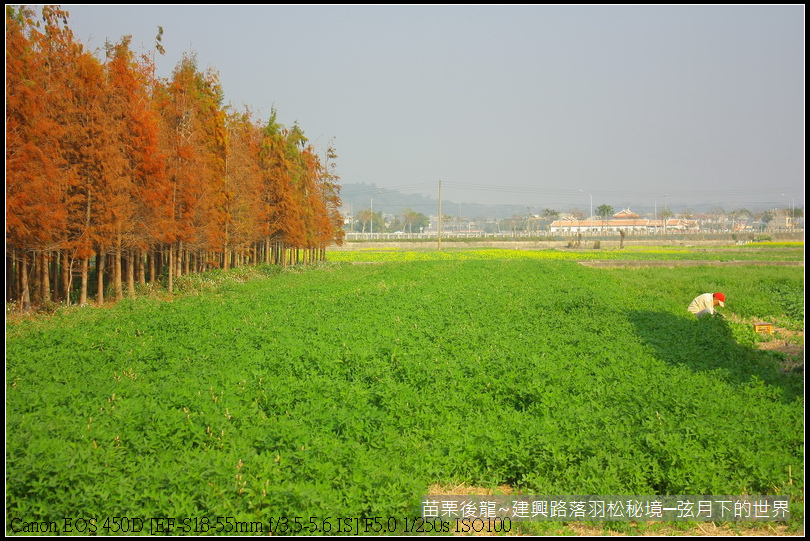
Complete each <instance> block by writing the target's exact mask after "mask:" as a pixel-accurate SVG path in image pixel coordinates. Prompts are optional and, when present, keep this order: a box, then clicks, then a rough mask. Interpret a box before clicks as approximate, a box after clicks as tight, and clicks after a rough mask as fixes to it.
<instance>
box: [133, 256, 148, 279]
mask: <svg viewBox="0 0 810 541" xmlns="http://www.w3.org/2000/svg"><path fill="white" fill-rule="evenodd" d="M135 253H136V254H137V258H138V283H139V284H141V285H146V267H145V265H144V259H145V258H146V252H145V251H144V250H136V251H135Z"/></svg>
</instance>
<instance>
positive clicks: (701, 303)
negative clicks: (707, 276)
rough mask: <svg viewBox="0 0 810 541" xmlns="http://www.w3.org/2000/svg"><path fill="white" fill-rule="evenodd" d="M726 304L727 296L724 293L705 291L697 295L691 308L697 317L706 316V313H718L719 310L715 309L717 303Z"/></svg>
mask: <svg viewBox="0 0 810 541" xmlns="http://www.w3.org/2000/svg"><path fill="white" fill-rule="evenodd" d="M718 304H719V305H720V306H725V305H726V296H725V295H723V294H722V293H704V294H703V295H698V296H697V297H695V300H693V301H692V303H691V304H690V305H689V308H687V310H689V311H690V312H692V313H693V314H695V315H696V316H697V317H702V316H705V315H706V314H709V315H714V314H716V313H717V310H715V309H714V307H715V306H717V305H718Z"/></svg>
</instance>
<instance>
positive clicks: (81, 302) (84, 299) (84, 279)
mask: <svg viewBox="0 0 810 541" xmlns="http://www.w3.org/2000/svg"><path fill="white" fill-rule="evenodd" d="M89 266H90V265H89V261H88V259H87V258H86V257H85V258H84V259H82V289H81V292H80V293H79V306H84V305H85V304H87V278H88V275H89V274H90V272H89V270H88V269H89Z"/></svg>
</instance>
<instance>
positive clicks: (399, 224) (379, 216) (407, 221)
mask: <svg viewBox="0 0 810 541" xmlns="http://www.w3.org/2000/svg"><path fill="white" fill-rule="evenodd" d="M348 225H349V230H351V231H352V232H355V233H370V232H372V231H373V232H377V233H387V232H397V231H401V232H404V233H419V232H421V231H422V230H424V229H427V228H428V227H429V226H430V218H428V217H427V216H426V215H425V214H422V213H421V212H416V211H415V210H413V209H405V210H404V211H403V212H402V213H401V214H400V215H398V216H395V217H394V218H393V219H392V220H390V221H386V219H385V216H384V215H383V213H382V212H374V211H372V210H371V208H368V209H362V210H360V211H358V212H357V215H356V216H353V217H352V219H351V221H350V223H349V224H348Z"/></svg>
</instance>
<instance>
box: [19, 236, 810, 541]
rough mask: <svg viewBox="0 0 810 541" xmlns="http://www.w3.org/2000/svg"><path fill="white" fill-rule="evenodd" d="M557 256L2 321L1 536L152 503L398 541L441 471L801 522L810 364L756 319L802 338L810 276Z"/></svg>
mask: <svg viewBox="0 0 810 541" xmlns="http://www.w3.org/2000/svg"><path fill="white" fill-rule="evenodd" d="M663 251H664V252H667V253H666V258H668V259H677V258H678V257H679V256H678V254H677V253H675V251H674V250H663ZM729 251H730V252H731V251H734V250H731V249H729ZM763 251H765V252H768V250H760V251H755V250H751V251H750V252H746V253H749V254H753V253H756V254H758V255H757V256H756V257H752V259H753V260H760V255H759V254H761V252H763ZM739 252H742V251H739ZM559 253H561V252H554V253H551V252H549V253H545V255H544V254H542V253H539V252H538V253H535V255H534V257H531V256H530V255H528V254H529V252H508V251H476V252H460V251H459V252H451V251H448V252H447V253H442V254H440V255H433V256H429V255H425V254H427V252H426V253H423V254H422V255H420V254H418V253H417V254H416V255H414V253H413V252H409V253H408V255H399V254H395V255H396V257H395V256H394V255H392V254H391V253H384V254H380V253H372V252H367V251H365V252H357V253H349V252H343V253H339V254H338V253H334V254H330V259H332V260H337V259H341V260H342V261H345V262H344V263H331V264H327V265H323V266H318V267H313V268H309V269H305V270H301V269H293V270H286V271H282V272H268V273H267V275H263V276H258V277H254V278H252V279H250V280H248V281H245V282H238V281H236V280H228V279H224V277H227V276H237V275H238V273H240V272H242V271H239V270H236V271H231V273H230V274H228V273H212V274H210V275H207V276H206V277H204V278H199V279H190V280H197V282H193V281H190V282H188V283H187V288H188V289H189V290H193V291H191V292H190V293H186V294H183V295H177V296H175V297H173V298H172V299H170V300H165V299H163V300H160V299H153V298H142V299H136V300H126V301H124V302H121V303H119V304H118V305H116V306H112V307H105V308H90V307H88V308H83V309H71V310H64V311H59V312H57V313H56V314H54V315H52V316H49V317H40V318H33V319H24V320H19V319H14V318H7V324H6V532H7V533H13V532H23V533H30V532H37V531H40V532H42V531H45V529H46V528H47V525H48V524H50V523H55V524H57V525H58V527H59V529H60V532H67V533H71V532H76V533H81V531H79V530H78V528H79V526H78V525H79V524H81V525H82V526H81V527H82V528H84V529H85V532H89V531H90V529H89V528H91V527H92V528H95V530H96V533H98V534H112V533H126V532H127V530H124V529H123V528H124V525H127V528H128V529H132V528H134V525H135V524H136V523H135V522H134V521H133V519H135V518H139V519H141V520H144V521H147V520H149V519H152V518H155V517H175V518H177V519H178V520H181V522H179V523H176V524H175V525H174V528H175V530H172V533H175V532H178V531H180V532H182V533H192V534H199V533H231V534H233V533H263V534H267V533H268V532H270V531H271V530H272V531H273V532H274V533H298V532H299V531H301V530H300V529H296V528H297V527H296V526H295V524H296V522H295V517H300V518H301V521H302V523H303V524H309V523H310V520H312V521H313V522H312V524H318V525H320V526H323V524H324V520H327V523H328V524H330V528H337V527H338V525H339V523H338V522H336V521H337V520H338V519H340V518H346V517H383V524H385V523H386V522H385V521H386V520H387V519H389V518H391V517H396V518H397V519H398V529H399V531H400V532H401V531H402V527H403V526H405V524H406V523H405V522H404V519H405V518H406V517H408V518H410V519H411V520H412V519H413V518H414V517H415V516H418V515H419V511H420V509H419V502H420V498H421V496H422V495H424V494H427V493H428V491H429V490H430V488H431V487H435V486H458V485H463V486H468V487H485V488H493V487H499V486H503V485H508V486H509V487H511V489H512V490H514V491H516V492H519V493H523V494H539V495H555V494H603V495H614V494H615V495H671V494H695V495H700V494H707V495H710V494H718V495H788V496H790V498H791V504H790V511H791V517H792V518H791V522H790V523H789V524H788V528H789V530H790V531H793V532H796V531H799V530H803V520H804V515H803V507H804V504H803V495H804V385H803V380H804V378H803V372H796V371H795V370H786V369H785V368H784V364H785V361H786V358H785V356H784V355H783V354H781V353H779V352H777V351H774V350H768V349H762V348H760V347H759V346H760V345H761V343H762V342H763V341H764V340H769V339H771V338H770V337H763V336H761V335H758V334H756V333H755V332H754V331H753V328H752V326H751V324H750V323H751V322H752V321H760V320H764V321H769V322H773V323H774V324H775V326H777V327H778V329H779V332H785V333H787V332H791V333H793V335H792V336H793V337H794V338H793V339H794V340H795V333H797V332H801V333H802V336H803V330H804V268H803V267H789V266H776V265H774V266H762V265H756V266H755V265H751V266H734V267H715V266H696V267H683V268H638V269H632V268H612V269H596V268H588V267H585V266H583V265H580V264H578V263H576V262H575V261H571V260H565V259H567V257H558V256H557V255H555V254H559ZM773 253H774V254H777V255H775V259H776V260H791V259H792V260H803V248H802V247H799V248H798V249H797V248H791V247H787V248H783V249H780V250H777V249H774V250H773ZM783 254H792V255H783ZM579 255H580V256H581V255H582V254H579ZM599 255H600V256H604V255H605V253H604V252H603V253H600V254H599ZM693 255H694V251H693V252H690V254H688V255H686V256H684V257H685V258H687V259H688V258H693ZM332 256H334V257H332ZM704 256H705V254H702V255H701V257H698V259H702V258H705V257H704ZM622 257H627V258H632V257H633V256H628V255H624V256H622ZM641 257H642V258H643V257H644V256H641ZM741 257H744V256H741ZM763 257H764V258H767V256H763ZM351 258H354V259H355V260H357V261H382V260H385V261H386V262H385V263H382V264H367V265H354V264H350V263H349V261H350V259H351ZM578 259H585V258H583V257H578ZM706 259H708V258H706ZM206 281H209V282H214V281H215V282H216V284H214V285H210V286H206V285H205V283H206ZM181 286H182V284H181ZM710 291H723V292H725V294H726V296H727V303H726V307H725V308H724V309H723V308H721V309H720V311H721V312H723V314H724V315H725V317H724V318H705V319H700V320H698V319H696V318H695V317H694V316H692V315H691V314H689V313H688V312H687V311H686V306H687V305H688V304H689V302H690V301H691V300H692V298H694V297H695V296H696V295H698V294H701V293H704V292H710ZM801 345H802V346H803V338H802V343H801ZM114 517H126V518H127V521H126V522H123V521H122V519H121V518H119V519H118V522H115V521H114V520H112V519H113V518H114ZM223 517H224V518H225V519H227V520H224V522H223V521H222V520H223ZM182 518H185V519H186V522H185V523H183V522H182ZM68 519H69V520H70V522H69V524H68V526H69V527H70V528H72V529H70V530H67V529H65V528H66V526H65V521H66V520H68ZM80 519H83V520H85V522H79V520H80ZM90 519H92V522H91V521H90ZM282 519H283V520H286V521H287V522H285V523H283V524H284V525H283V527H282V526H280V525H281V524H282V523H281V522H280V520H282ZM144 524H145V526H144V530H143V531H142V532H141V533H144V532H146V531H147V530H146V528H147V526H146V524H147V523H144ZM352 524H355V523H352ZM91 525H92V526H91ZM181 525H185V527H188V528H190V529H189V530H178V528H181V527H182V526H181ZM105 526H106V527H107V529H106V530H105V529H104V528H105ZM613 526H616V525H615V524H613ZM520 527H521V528H526V529H527V531H533V530H531V528H534V527H537V526H536V525H532V524H528V525H521V526H520ZM597 527H599V526H597ZM617 527H618V526H617ZM628 527H629V526H628ZM302 529H303V531H301V533H307V532H308V530H307V529H306V528H305V527H304V526H302ZM342 531H344V532H345V531H346V530H345V529H344V530H342ZM334 532H336V530H334V529H333V530H332V533H334ZM309 533H313V532H311V531H310V532H309ZM349 533H357V532H356V531H349ZM512 533H514V531H513V532H512Z"/></svg>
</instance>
